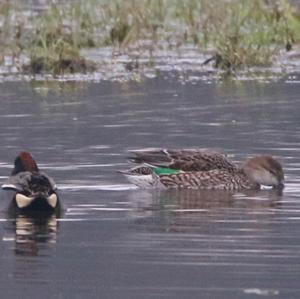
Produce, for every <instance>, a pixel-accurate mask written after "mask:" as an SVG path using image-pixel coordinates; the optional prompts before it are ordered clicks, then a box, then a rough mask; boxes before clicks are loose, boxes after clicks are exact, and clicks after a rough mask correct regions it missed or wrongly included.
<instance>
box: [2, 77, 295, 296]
mask: <svg viewBox="0 0 300 299" xmlns="http://www.w3.org/2000/svg"><path fill="white" fill-rule="evenodd" d="M187 78H189V79H190V80H185V78H178V77H177V76H176V74H174V73H169V74H168V75H166V76H161V77H159V78H156V79H147V80H145V81H143V82H140V83H137V82H123V83H121V82H119V83H117V82H114V83H112V82H98V83H92V82H52V83H51V82H49V83H48V84H45V83H43V82H31V83H26V82H6V83H2V84H1V85H0V88H1V95H0V101H1V105H0V115H1V117H0V136H1V140H2V142H1V148H0V179H1V180H2V181H4V180H5V178H6V177H7V175H8V174H9V172H10V170H11V168H12V162H13V159H14V157H15V156H16V155H17V153H18V152H19V151H20V150H22V149H26V150H29V151H31V152H32V153H33V154H34V156H35V158H36V160H37V161H38V163H39V165H40V168H42V169H43V170H44V171H46V172H47V173H48V174H49V175H51V176H53V177H54V178H55V180H56V182H57V184H58V187H59V189H60V198H61V201H62V203H63V206H64V211H63V212H62V213H61V214H58V215H52V216H51V217H49V218H42V219H37V218H31V217H30V216H26V215H11V214H8V213H7V212H6V207H7V205H8V203H9V200H10V197H9V195H7V194H3V193H2V194H1V195H2V196H1V204H0V207H1V211H2V212H1V215H0V216H1V218H0V233H1V240H2V241H1V242H0V252H1V255H0V256H1V258H0V265H1V273H0V291H1V298H36V297H41V296H43V297H46V298H130V299H131V298H259V297H271V298H273V297H275V298H297V297H299V295H300V287H299V274H300V239H299V232H300V216H299V212H300V196H299V189H300V188H299V183H298V182H299V178H300V176H299V170H300V158H299V155H298V150H299V145H300V134H299V133H300V132H299V130H300V129H299V128H300V118H299V111H300V102H299V88H300V85H299V75H298V74H295V75H293V77H292V78H291V77H286V78H283V79H280V80H278V79H276V80H275V81H273V82H272V81H271V82H257V81H250V80H246V81H233V82H221V83H217V82H213V81H210V80H195V78H196V79H197V78H198V77H197V74H190V75H189V76H187ZM203 78H205V76H203V77H202V79H203ZM141 147H170V148H182V147H185V148H187V147H205V148H215V149H221V150H223V151H225V152H226V153H228V154H229V155H230V156H231V158H232V159H234V160H236V161H243V160H244V159H246V157H248V156H250V155H254V154H258V153H269V154H272V155H275V156H277V157H279V158H280V160H281V161H282V163H283V165H284V169H285V173H286V188H285V189H284V191H283V193H282V194H278V193H277V192H274V191H270V190H262V191H259V192H244V193H243V192H239V193H234V194H232V193H228V192H204V191H202V192H199V191H189V190H183V191H164V192H158V191H153V192H151V191H143V190H136V189H135V188H134V186H132V185H130V184H128V183H127V182H126V180H125V179H124V178H123V177H122V176H120V175H119V174H118V173H116V170H118V169H125V168H126V167H127V162H126V159H125V157H126V151H127V150H128V149H134V148H141Z"/></svg>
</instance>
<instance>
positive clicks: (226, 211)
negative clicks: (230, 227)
mask: <svg viewBox="0 0 300 299" xmlns="http://www.w3.org/2000/svg"><path fill="white" fill-rule="evenodd" d="M281 196H282V191H281V190H274V189H272V190H246V191H243V192H238V193H237V192H230V191H211V190H189V189H186V190H184V189H183V190H164V191H160V192H147V191H144V192H140V191H138V190H136V191H135V192H132V193H131V194H130V201H131V203H132V205H133V215H132V216H133V218H135V219H136V222H137V223H138V224H141V225H143V226H146V227H147V229H149V230H151V231H153V230H155V231H156V230H158V231H161V230H164V231H166V230H167V231H174V232H175V231H177V232H188V231H189V232H191V231H194V230H199V229H201V227H202V228H203V227H208V226H210V225H212V224H213V223H214V224H216V223H224V222H231V221H233V222H235V221H236V222H239V221H241V222H243V221H245V222H247V219H248V220H249V219H252V220H253V221H254V220H255V221H256V220H257V221H258V222H262V223H263V222H264V220H266V218H268V217H272V214H273V213H276V211H277V209H278V208H279V207H280V205H281ZM255 221H254V222H255Z"/></svg>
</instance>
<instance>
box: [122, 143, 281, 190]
mask: <svg viewBox="0 0 300 299" xmlns="http://www.w3.org/2000/svg"><path fill="white" fill-rule="evenodd" d="M131 153H132V154H133V156H131V157H129V159H130V160H131V161H132V162H135V163H139V165H138V166H136V167H134V168H131V169H129V170H128V171H121V173H123V174H124V175H125V176H126V177H127V179H128V180H129V181H130V182H131V183H133V184H135V185H137V186H138V187H141V188H159V189H166V188H189V189H219V190H241V189H259V188H260V186H261V185H265V186H272V187H275V188H280V187H283V182H284V173H283V169H282V166H281V164H280V163H279V162H278V161H277V160H276V159H275V158H273V157H271V156H268V155H261V156H255V157H253V158H251V159H249V160H247V161H246V162H245V163H244V164H243V165H242V166H241V167H239V166H238V165H236V164H235V163H233V162H231V161H230V160H229V159H228V158H227V157H226V156H225V155H223V154H221V153H218V152H214V151H208V150H167V149H158V150H155V149H151V150H139V151H132V152H131Z"/></svg>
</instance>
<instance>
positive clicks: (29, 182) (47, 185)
mask: <svg viewBox="0 0 300 299" xmlns="http://www.w3.org/2000/svg"><path fill="white" fill-rule="evenodd" d="M1 188H2V189H3V190H15V191H18V192H24V191H35V190H38V189H40V188H42V189H43V190H46V189H47V190H48V191H55V190H56V189H57V187H56V185H55V183H54V181H53V179H52V178H51V177H49V176H48V175H46V174H45V173H41V172H39V173H32V172H30V171H22V172H19V173H18V174H16V175H12V176H10V177H9V178H8V179H7V181H6V182H4V184H3V185H2V186H1Z"/></svg>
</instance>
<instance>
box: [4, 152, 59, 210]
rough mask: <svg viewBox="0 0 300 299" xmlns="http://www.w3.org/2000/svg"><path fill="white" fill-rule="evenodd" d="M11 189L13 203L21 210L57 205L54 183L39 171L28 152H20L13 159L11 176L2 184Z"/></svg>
mask: <svg viewBox="0 0 300 299" xmlns="http://www.w3.org/2000/svg"><path fill="white" fill-rule="evenodd" d="M2 189H3V190H13V191H14V192H15V193H14V197H13V204H14V205H15V206H16V207H17V208H18V209H21V210H30V211H31V210H32V211H51V210H53V211H54V210H55V209H57V208H58V207H59V200H58V195H57V193H56V190H57V188H56V185H55V183H54V181H53V179H52V178H50V177H49V176H48V175H47V174H45V173H43V172H41V171H40V170H39V168H38V166H37V163H36V162H35V160H34V159H33V157H32V155H31V154H30V153H29V152H26V151H24V152H21V153H20V154H19V155H18V156H17V157H16V159H15V162H14V169H13V170H12V173H11V176H10V177H9V178H8V180H7V181H6V182H5V183H4V184H3V185H2Z"/></svg>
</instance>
